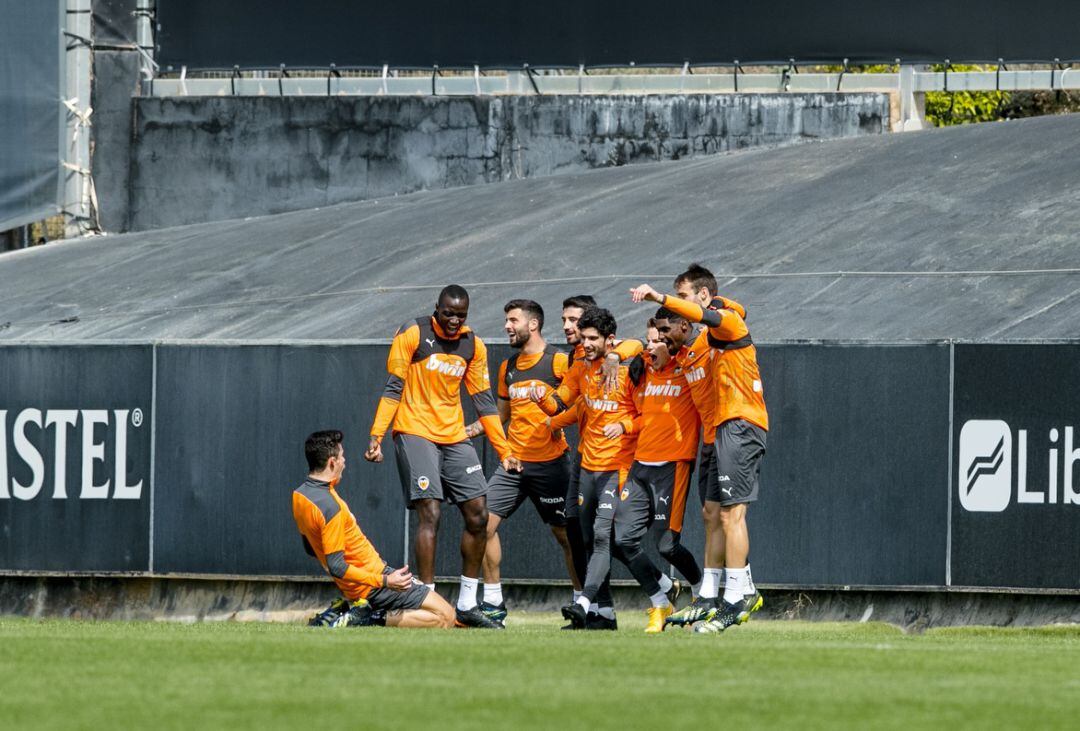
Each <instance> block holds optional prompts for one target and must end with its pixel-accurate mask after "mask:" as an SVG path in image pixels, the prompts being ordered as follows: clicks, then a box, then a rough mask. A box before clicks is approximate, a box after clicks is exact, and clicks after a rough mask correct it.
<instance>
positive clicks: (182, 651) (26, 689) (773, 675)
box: [0, 613, 1080, 731]
mask: <svg viewBox="0 0 1080 731" xmlns="http://www.w3.org/2000/svg"><path fill="white" fill-rule="evenodd" d="M635 619H639V618H638V617H636V616H633V617H632V616H630V613H626V615H625V616H623V617H621V619H620V621H621V622H622V623H623V624H624V625H628V626H625V627H624V629H623V630H622V631H620V632H617V633H607V632H604V633H601V632H596V633H592V632H589V633H584V632H573V633H571V632H560V631H559V630H558V629H557V628H558V626H559V624H560V622H559V620H557V619H556V618H555V617H554V616H553V615H540V614H535V615H516V616H515V615H512V616H511V626H510V628H509V629H508V630H507V631H505V632H480V631H465V630H453V631H446V632H435V631H404V630H390V629H383V628H364V629H342V630H318V629H309V628H307V627H302V626H294V625H268V624H239V623H221V624H194V625H182V624H171V623H149V622H146V623H137V622H132V623H120V622H77V621H66V620H47V621H35V620H26V619H4V620H0V678H2V681H0V726H3V727H4V728H30V729H47V728H64V729H73V728H88V729H89V728H92V729H110V728H147V729H150V728H153V729H169V728H196V729H202V728H229V729H241V728H296V729H313V728H322V729H335V728H338V729H364V728H369V727H373V728H421V727H426V728H430V729H435V730H439V729H456V728H469V729H474V730H476V731H480V730H481V729H483V730H492V731H494V730H495V729H511V728H512V729H523V728H566V729H577V728H587V729H598V728H647V729H652V730H653V731H663V730H666V729H673V728H692V727H700V728H703V729H704V728H710V729H711V728H719V727H721V726H723V727H724V728H732V729H765V728H772V727H777V726H779V727H799V728H802V729H806V728H838V727H846V728H866V727H871V726H872V727H874V728H897V729H905V731H910V729H912V728H925V727H934V728H945V727H951V728H958V727H964V728H987V727H999V728H1004V727H1013V728H1031V727H1039V728H1050V727H1059V728H1076V727H1077V726H1078V725H1080V628H1075V627H1070V628H1046V629H1033V630H1003V629H950V630H933V631H930V632H927V633H926V634H923V635H917V636H915V635H904V634H902V633H901V632H900V631H899V630H897V629H895V628H894V627H891V626H888V625H882V624H824V623H822V624H811V623H803V622H765V621H756V622H751V623H750V624H748V625H745V626H743V627H736V628H734V629H732V630H730V631H728V632H727V633H725V634H724V635H721V636H695V635H693V634H692V633H689V632H681V631H680V632H668V633H665V634H663V635H660V636H646V635H644V634H642V632H641V629H642V627H643V621H638V622H634V621H633V620H635ZM515 620H516V621H515Z"/></svg>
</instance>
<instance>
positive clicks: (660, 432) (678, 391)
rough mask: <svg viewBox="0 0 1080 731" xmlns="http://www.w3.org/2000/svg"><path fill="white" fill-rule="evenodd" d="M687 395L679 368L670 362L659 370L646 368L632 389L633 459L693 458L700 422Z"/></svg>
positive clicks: (688, 391) (687, 389) (650, 367)
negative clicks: (634, 420) (634, 414)
mask: <svg viewBox="0 0 1080 731" xmlns="http://www.w3.org/2000/svg"><path fill="white" fill-rule="evenodd" d="M649 360H650V359H647V360H646V363H648V362H649ZM690 393H691V392H690V386H689V384H688V383H687V382H686V377H685V376H684V374H683V372H682V368H681V367H680V366H679V365H678V364H677V363H676V362H675V361H674V359H672V360H670V361H668V363H667V364H666V365H665V366H664V368H663V369H662V370H659V371H656V370H653V367H652V365H651V364H650V365H647V367H646V368H645V373H644V376H643V377H642V383H641V384H640V385H639V386H638V388H637V389H636V390H635V398H636V399H637V404H638V411H639V412H640V416H639V417H638V425H639V426H638V440H637V449H636V450H635V452H634V459H635V460H637V461H638V462H673V461H678V460H693V459H696V458H697V450H698V441H699V438H700V426H701V421H700V419H699V417H698V412H697V409H696V408H695V407H694V400H693V398H692V397H691V395H690Z"/></svg>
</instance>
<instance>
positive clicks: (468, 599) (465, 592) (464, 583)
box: [457, 576, 480, 612]
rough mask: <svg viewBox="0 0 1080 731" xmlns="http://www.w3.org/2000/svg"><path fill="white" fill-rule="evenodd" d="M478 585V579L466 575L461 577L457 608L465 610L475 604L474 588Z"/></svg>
mask: <svg viewBox="0 0 1080 731" xmlns="http://www.w3.org/2000/svg"><path fill="white" fill-rule="evenodd" d="M479 586H480V579H479V578H475V579H470V578H469V577H468V576H462V577H461V588H460V589H458V595H457V608H458V609H460V610H461V611H463V612H467V611H469V610H470V609H472V608H473V607H475V606H476V589H477V587H479Z"/></svg>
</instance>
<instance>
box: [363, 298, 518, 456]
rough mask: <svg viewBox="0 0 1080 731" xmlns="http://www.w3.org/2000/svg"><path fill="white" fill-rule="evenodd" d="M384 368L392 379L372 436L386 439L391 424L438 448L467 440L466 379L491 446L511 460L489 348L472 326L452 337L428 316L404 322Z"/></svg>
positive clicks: (379, 409)
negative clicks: (497, 403)
mask: <svg viewBox="0 0 1080 731" xmlns="http://www.w3.org/2000/svg"><path fill="white" fill-rule="evenodd" d="M386 370H387V371H388V372H389V374H390V375H389V377H388V378H387V379H386V388H385V389H384V391H383V395H382V398H381V399H379V408H378V410H377V411H376V413H375V422H374V423H373V424H372V425H371V436H373V437H377V438H379V439H382V437H383V435H385V434H386V431H387V429H389V428H390V427H391V425H393V429H394V431H395V432H398V433H401V434H412V435H414V436H418V437H423V438H424V439H427V440H429V441H432V442H434V443H435V444H457V443H458V442H463V441H465V439H466V438H467V437H466V435H465V415H464V414H463V413H462V411H461V382H462V381H463V380H464V382H465V390H466V391H467V392H468V393H469V395H470V396H471V397H472V400H473V406H475V407H476V411H477V413H478V414H479V415H480V423H481V424H482V425H483V427H484V432H485V433H486V434H487V438H488V440H489V441H490V442H491V445H492V446H493V447H495V451H496V452H498V454H499V458H500V459H505V458H506V457H508V456H510V454H511V450H510V444H509V443H508V442H507V441H506V434H505V433H504V432H503V427H502V422H501V421H500V420H499V414H498V410H497V409H496V408H495V399H494V398H493V397H492V395H491V376H490V375H488V364H487V347H486V346H485V345H484V341H482V340H481V339H480V338H479V337H477V336H476V334H475V333H473V331H472V330H470V329H469V327H468V326H463V327H462V328H461V330H460V331H459V332H458V333H457V334H456V335H455V336H454V337H450V336H448V335H447V334H446V333H444V332H443V330H442V328H440V327H439V324H438V323H437V322H436V321H435V318H433V317H430V316H429V317H420V318H417V319H416V320H414V321H412V322H407V323H405V324H404V325H402V326H401V327H400V328H399V329H398V332H397V335H395V336H394V340H393V342H392V343H391V344H390V355H389V356H388V357H387V359H386Z"/></svg>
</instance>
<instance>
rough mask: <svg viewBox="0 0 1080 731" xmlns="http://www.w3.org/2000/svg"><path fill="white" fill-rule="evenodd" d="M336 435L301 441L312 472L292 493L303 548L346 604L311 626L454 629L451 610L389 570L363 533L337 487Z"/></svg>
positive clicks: (341, 453)
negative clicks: (339, 590)
mask: <svg viewBox="0 0 1080 731" xmlns="http://www.w3.org/2000/svg"><path fill="white" fill-rule="evenodd" d="M342 438H343V437H342V433H341V432H340V431H336V430H335V431H320V432H315V433H314V434H312V435H311V436H309V437H308V438H307V441H306V442H305V443H304V455H305V456H306V457H307V462H308V469H309V470H310V471H309V473H308V476H307V479H306V480H304V484H302V485H300V487H298V488H296V490H294V491H293V496H292V505H293V518H294V519H295V520H296V527H297V528H299V530H300V535H301V536H302V538H303V541H304V549H305V550H307V552H308V553H309V554H311V555H312V556H314V557H315V558H317V559H318V560H319V563H321V564H322V565H323V568H324V569H326V571H327V573H329V574H330V576H331V577H333V579H334V583H335V584H337V585H338V588H339V589H341V593H342V594H343V595H344V600H341V599H339V600H337V601H335V602H334V603H333V604H331V605H330V607H329V608H328V609H327V610H326V611H324V612H322V613H321V614H319V615H316V617H315V619H314V620H313V622H312V623H313V624H332V625H334V626H362V625H369V624H384V625H386V626H387V627H443V628H445V627H452V626H453V625H454V609H453V607H451V606H450V605H449V604H448V603H447V602H446V600H445V599H443V598H442V597H441V596H439V595H438V594H436V593H435V592H434V591H431V590H430V589H428V588H427V587H426V586H424V585H423V584H421V583H419V582H417V581H415V580H414V579H413V577H412V574H410V573H409V570H408V567H402V568H400V569H391V568H390V567H389V566H387V565H386V562H385V561H383V560H382V558H381V557H380V556H379V554H378V552H377V551H376V550H375V548H374V546H372V545H371V541H369V540H368V539H367V537H366V536H365V535H364V534H363V533H362V532H361V530H360V526H359V525H357V523H356V518H354V517H353V514H352V511H350V510H349V506H348V505H346V504H345V501H344V500H342V499H341V496H339V495H338V494H337V490H336V489H335V487H336V485H337V484H338V482H340V481H341V473H342V472H343V471H344V470H345V450H344V449H343V448H342V445H341V442H342Z"/></svg>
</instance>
